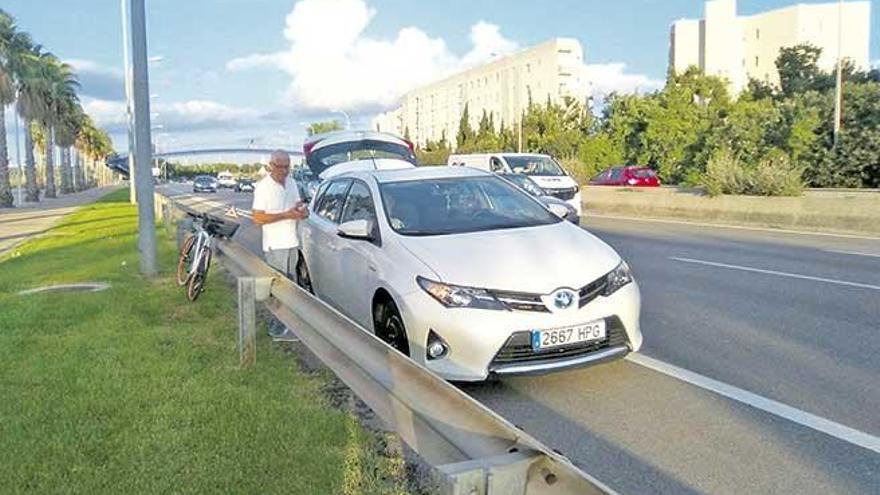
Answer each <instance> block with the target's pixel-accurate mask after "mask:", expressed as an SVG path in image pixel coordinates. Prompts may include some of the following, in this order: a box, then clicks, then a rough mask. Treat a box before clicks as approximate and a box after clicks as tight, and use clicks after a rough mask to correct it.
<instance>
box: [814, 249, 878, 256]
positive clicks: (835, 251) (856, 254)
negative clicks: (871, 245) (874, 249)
mask: <svg viewBox="0 0 880 495" xmlns="http://www.w3.org/2000/svg"><path fill="white" fill-rule="evenodd" d="M823 251H825V252H826V253H837V254H851V255H853V256H870V257H871V258H880V254H875V253H861V252H859V251H841V250H837V249H824V250H823Z"/></svg>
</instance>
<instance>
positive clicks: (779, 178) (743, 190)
mask: <svg viewBox="0 0 880 495" xmlns="http://www.w3.org/2000/svg"><path fill="white" fill-rule="evenodd" d="M701 183H702V185H703V187H705V188H706V193H707V194H709V196H712V197H715V196H719V195H721V194H753V195H758V196H800V195H801V194H803V191H804V181H803V170H801V169H800V168H799V167H797V166H795V165H793V164H792V163H791V160H790V159H789V157H788V155H787V154H785V153H784V152H783V151H781V150H778V149H776V150H771V151H770V152H769V153H767V154H766V155H765V156H764V157H763V158H761V160H760V161H759V162H758V164H757V165H756V166H754V167H747V166H746V165H744V164H743V163H742V161H741V160H740V159H739V158H737V157H736V156H735V155H734V154H733V152H731V151H730V149H728V148H722V149H719V150H718V151H716V152H715V153H714V154H713V155H712V157H711V158H710V159H709V162H708V163H707V164H706V172H705V173H704V174H703V177H702V181H701Z"/></svg>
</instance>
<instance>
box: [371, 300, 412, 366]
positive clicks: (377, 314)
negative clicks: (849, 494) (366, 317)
mask: <svg viewBox="0 0 880 495" xmlns="http://www.w3.org/2000/svg"><path fill="white" fill-rule="evenodd" d="M373 328H374V329H375V330H376V336H377V337H379V338H380V339H382V340H384V341H385V342H386V343H387V344H388V345H390V346H391V347H393V348H395V349H397V350H398V351H400V352H401V353H403V354H405V355H407V356H409V340H408V339H407V337H406V327H405V326H404V325H403V318H401V317H400V311H398V310H397V305H396V304H394V301H392V300H390V299H388V300H385V301H381V302H379V303H378V304H377V305H376V308H375V310H374V311H373Z"/></svg>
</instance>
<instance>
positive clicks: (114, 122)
mask: <svg viewBox="0 0 880 495" xmlns="http://www.w3.org/2000/svg"><path fill="white" fill-rule="evenodd" d="M83 109H84V110H85V111H86V113H88V114H89V115H91V117H92V119H94V120H95V124H96V125H98V126H100V127H104V128H108V129H111V130H119V129H124V128H125V126H126V125H127V122H128V117H127V115H126V105H125V102H122V101H110V100H101V99H95V98H85V99H83ZM150 111H151V112H153V113H158V114H159V115H158V116H157V118H155V119H153V120H154V124H160V123H161V124H162V125H163V126H164V127H165V130H166V131H188V130H194V129H207V128H224V127H236V126H241V125H247V124H251V123H254V122H256V121H257V120H258V119H259V118H260V117H261V115H260V113H259V112H257V111H255V110H252V109H249V108H236V107H231V106H229V105H225V104H223V103H218V102H215V101H208V100H188V101H181V102H170V103H160V104H157V105H154V106H152V108H151V109H150Z"/></svg>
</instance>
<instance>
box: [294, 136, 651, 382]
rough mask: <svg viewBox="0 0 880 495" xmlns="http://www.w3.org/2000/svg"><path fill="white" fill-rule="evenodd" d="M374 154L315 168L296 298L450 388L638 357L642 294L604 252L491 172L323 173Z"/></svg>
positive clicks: (389, 168) (366, 161)
mask: <svg viewBox="0 0 880 495" xmlns="http://www.w3.org/2000/svg"><path fill="white" fill-rule="evenodd" d="M371 144H372V145H373V146H376V143H364V142H358V143H349V144H348V145H344V146H340V147H339V148H337V149H335V150H333V149H329V150H328V154H326V155H318V157H317V158H316V159H314V160H310V163H314V164H315V166H316V168H318V170H314V169H313V171H315V172H316V173H317V174H318V175H319V176H323V177H324V179H325V180H324V181H323V182H322V183H321V185H320V187H319V188H318V191H317V194H316V195H315V198H314V199H313V200H312V204H311V210H312V214H311V215H310V216H309V218H308V219H306V220H304V221H301V222H300V224H299V228H300V233H301V235H302V244H301V247H300V249H301V256H300V257H299V262H298V264H297V267H296V274H297V281H298V282H299V283H300V285H302V286H303V287H304V288H306V289H307V290H310V291H312V292H314V293H315V294H316V295H317V297H319V298H320V299H322V300H324V301H325V302H327V303H328V304H329V305H331V306H333V307H334V308H336V309H337V310H338V311H340V312H342V313H343V314H345V315H346V316H348V317H349V318H351V319H353V320H354V321H356V322H358V323H359V324H360V325H362V326H363V327H364V328H365V329H367V330H368V331H371V332H373V333H375V335H376V336H377V337H378V338H380V339H382V340H384V341H385V342H387V343H388V344H389V345H391V346H393V347H395V348H396V349H397V350H399V351H400V352H402V353H404V354H406V355H408V356H410V357H411V358H412V359H413V360H415V361H416V362H418V363H420V364H423V365H424V366H426V367H427V368H429V369H431V370H432V371H434V372H435V373H438V374H439V375H441V376H443V377H445V378H447V379H449V380H460V381H481V380H485V379H487V378H489V377H490V376H494V375H517V374H534V373H545V372H551V371H556V370H561V369H566V368H571V367H577V366H586V365H590V364H596V363H600V362H604V361H608V360H612V359H619V358H622V357H623V356H625V355H626V354H627V353H629V352H631V351H636V350H638V349H639V348H640V346H641V344H642V335H641V331H640V329H639V313H640V307H641V302H640V294H639V288H638V286H637V285H636V283H635V281H634V279H633V277H632V274H631V273H630V270H629V267H628V266H627V264H626V263H625V262H624V261H623V260H622V259H621V257H620V256H619V255H618V254H617V253H616V252H615V251H614V250H613V249H612V248H611V247H610V246H608V245H607V244H605V243H604V242H602V241H601V240H599V239H598V238H596V237H594V236H593V235H592V234H590V233H589V232H587V231H585V230H583V229H580V228H578V227H575V226H574V225H571V224H570V223H569V222H566V221H563V220H562V219H560V218H559V217H558V216H556V215H554V214H553V213H551V212H550V211H548V208H547V207H545V206H544V205H543V204H542V203H541V202H540V201H539V200H538V199H536V198H535V197H533V196H531V195H529V194H528V193H526V192H524V191H523V190H522V189H521V188H519V187H516V186H514V185H513V184H512V183H510V182H508V181H506V180H504V179H502V178H500V177H498V176H497V175H495V174H493V173H490V172H487V171H481V170H475V169H473V168H469V167H420V168H416V167H414V166H413V165H412V164H411V163H409V161H408V160H406V159H404V158H397V159H393V158H390V157H388V158H383V160H386V163H384V165H383V166H382V167H379V166H377V165H378V164H377V163H376V161H377V160H374V159H372V158H362V159H359V160H356V161H353V162H347V161H344V160H340V161H338V162H336V163H337V164H336V165H335V166H333V165H329V163H331V162H334V160H326V161H321V160H320V158H321V156H324V157H325V158H328V157H330V156H331V155H336V156H337V157H338V158H344V157H345V156H348V152H349V151H357V153H355V154H357V155H366V156H369V155H370V152H369V150H367V149H366V147H369V146H371ZM378 146H381V147H382V148H383V149H385V150H386V151H388V150H391V149H394V148H393V147H386V146H384V145H381V144H380V145H378ZM400 146H401V148H400V149H398V150H397V152H398V153H399V154H400V155H401V156H402V157H405V156H408V155H409V151H408V150H407V149H406V148H405V147H403V146H405V145H403V143H402V142H401V144H400ZM391 160H396V162H397V163H394V164H393V163H391ZM337 167H341V168H342V169H343V170H340V171H339V172H338V173H337V172H336V170H335V169H336V168H337Z"/></svg>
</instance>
